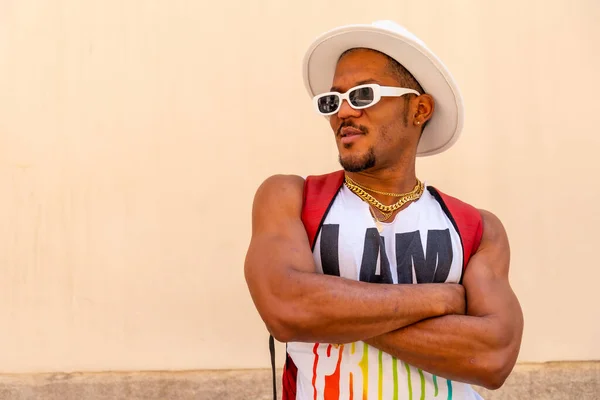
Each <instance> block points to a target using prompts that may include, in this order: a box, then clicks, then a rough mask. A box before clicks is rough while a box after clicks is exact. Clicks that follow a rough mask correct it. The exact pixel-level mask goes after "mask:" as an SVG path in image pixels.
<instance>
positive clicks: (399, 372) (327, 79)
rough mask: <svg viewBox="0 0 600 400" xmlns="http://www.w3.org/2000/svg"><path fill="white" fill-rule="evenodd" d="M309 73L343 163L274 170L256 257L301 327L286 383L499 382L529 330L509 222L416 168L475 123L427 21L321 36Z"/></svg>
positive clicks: (252, 270)
mask: <svg viewBox="0 0 600 400" xmlns="http://www.w3.org/2000/svg"><path fill="white" fill-rule="evenodd" d="M304 79H305V83H306V86H307V89H308V91H309V93H310V94H311V95H312V96H314V97H313V101H314V105H315V108H316V110H317V112H318V113H320V114H321V115H324V116H325V117H326V118H328V120H329V124H330V126H331V129H332V131H333V133H334V137H335V141H336V144H337V148H338V151H339V161H340V164H341V166H342V167H343V171H340V172H338V173H333V174H326V175H325V176H321V177H310V178H307V179H306V180H305V179H303V178H302V177H299V176H284V175H277V176H272V177H270V178H268V179H266V181H265V182H264V183H263V184H262V185H261V186H260V188H259V189H258V190H257V193H256V196H255V199H254V206H253V214H252V240H251V243H250V246H249V249H248V254H247V257H246V263H245V276H246V280H247V283H248V287H249V290H250V293H251V295H252V298H253V300H254V303H255V305H256V307H257V309H258V311H259V313H260V315H261V317H262V319H263V320H264V322H265V324H266V326H267V328H268V330H269V332H270V333H271V334H272V335H273V336H274V337H275V338H276V339H277V340H279V341H282V342H286V343H287V354H286V364H285V370H284V379H283V389H284V393H283V398H284V399H286V400H289V399H294V398H295V399H302V400H304V399H413V398H414V399H425V398H427V399H429V398H436V399H437V398H443V399H451V398H452V399H477V398H480V397H479V395H478V394H477V393H476V392H475V391H474V390H473V389H472V387H471V385H472V384H474V385H479V386H483V387H486V388H489V389H496V388H499V387H500V386H501V385H502V384H503V383H504V381H505V379H506V378H507V376H508V375H509V374H510V372H511V371H512V368H513V366H514V364H515V362H516V359H517V356H518V352H519V348H520V344H521V335H522V330H523V316H522V312H521V308H520V305H519V302H518V300H517V298H516V296H515V294H514V293H513V291H512V289H511V287H510V284H509V280H508V271H509V243H508V239H507V235H506V232H505V229H504V228H503V226H502V224H501V222H500V221H499V220H498V218H497V217H495V216H494V215H493V214H492V213H490V212H488V211H484V210H477V209H475V208H474V207H471V206H469V205H468V204H466V203H463V202H461V201H460V200H458V199H455V198H453V197H450V196H447V195H445V194H444V193H442V192H441V191H439V190H437V189H436V188H432V187H430V186H428V185H426V184H424V183H422V182H421V180H419V179H418V178H417V175H416V172H415V160H416V157H417V156H427V155H433V154H437V153H440V152H442V151H444V150H446V149H448V148H449V147H450V146H451V145H452V144H453V143H454V142H455V141H456V140H457V138H458V136H459V134H460V130H461V128H462V120H463V115H462V114H463V108H462V101H461V97H460V94H459V91H458V89H457V87H456V84H455V83H454V81H453V79H452V76H451V75H450V73H449V72H448V71H447V70H446V68H445V66H444V65H443V64H442V62H441V61H440V60H439V59H438V58H437V57H436V56H435V55H434V54H433V53H432V52H431V51H430V50H429V49H428V48H427V46H426V45H425V44H424V43H423V42H421V41H420V40H419V39H418V38H416V37H415V36H414V35H412V34H411V33H409V32H407V31H406V30H405V29H404V28H403V27H401V26H399V25H397V24H395V23H393V22H390V21H378V22H375V23H373V24H372V25H351V26H344V27H340V28H336V29H334V30H332V31H329V32H326V33H325V34H323V35H322V36H320V37H319V38H317V40H316V41H315V42H314V44H313V45H312V46H311V47H310V48H309V50H308V52H307V54H306V57H305V60H304ZM332 182H333V183H332ZM328 193H329V194H328ZM413 283H418V284H413Z"/></svg>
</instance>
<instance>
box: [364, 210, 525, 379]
mask: <svg viewBox="0 0 600 400" xmlns="http://www.w3.org/2000/svg"><path fill="white" fill-rule="evenodd" d="M481 213H482V216H483V237H482V241H481V244H480V246H479V249H478V251H477V252H476V253H475V254H474V255H473V257H472V258H471V260H470V261H469V264H468V266H467V269H466V271H465V275H464V279H463V285H464V287H465V291H466V295H467V315H446V316H442V317H439V318H432V319H429V320H426V321H422V322H419V323H416V324H414V325H411V326H408V327H405V328H403V329H399V330H396V331H394V332H390V333H387V334H384V335H381V336H378V337H375V338H371V339H369V340H366V342H367V343H369V344H371V345H373V346H375V347H377V348H379V349H380V350H383V351H385V352H387V353H389V354H392V355H393V356H395V357H397V358H399V359H401V360H403V361H405V362H407V363H409V364H411V365H413V366H415V367H417V368H421V369H423V370H425V371H428V372H430V373H432V374H436V375H439V376H442V377H445V378H447V379H452V380H457V381H461V382H467V383H471V384H476V385H479V386H483V387H486V388H488V389H497V388H499V387H500V386H501V385H502V384H503V383H504V381H505V379H506V378H507V377H508V375H509V374H510V372H511V371H512V368H513V367H514V364H515V362H516V360H517V355H518V353H519V348H520V345H521V336H522V331H523V314H522V311H521V307H520V305H519V302H518V300H517V298H516V296H515V294H514V293H513V291H512V289H511V287H510V284H509V280H508V271H509V258H510V254H509V244H508V239H507V237H506V232H505V230H504V228H503V226H502V224H501V223H500V221H499V220H498V219H497V218H496V217H495V216H493V215H492V214H490V213H488V212H485V211H482V212H481Z"/></svg>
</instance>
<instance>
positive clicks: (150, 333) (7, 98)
mask: <svg viewBox="0 0 600 400" xmlns="http://www.w3.org/2000/svg"><path fill="white" fill-rule="evenodd" d="M375 19H394V20H396V21H398V22H400V23H402V24H404V25H405V26H406V27H407V28H408V29H410V30H411V31H413V32H414V33H415V34H417V35H418V36H419V37H421V38H422V39H423V40H424V41H425V42H426V43H428V45H429V46H430V47H431V48H432V49H433V50H434V51H435V52H437V54H438V55H439V56H440V57H441V59H442V60H444V62H445V63H446V64H447V65H448V66H449V68H450V69H451V71H452V72H453V74H454V75H455V77H456V79H457V81H458V82H459V85H460V87H461V88H462V91H463V95H464V100H465V104H466V109H467V114H466V125H465V130H464V133H463V137H462V138H461V140H460V141H459V142H458V144H457V145H456V146H455V147H454V148H452V149H451V150H450V151H449V152H447V153H444V154H443V155H439V156H434V157H432V158H426V159H421V160H419V162H418V174H419V176H420V177H421V178H423V179H426V180H427V181H428V182H430V183H432V184H435V185H437V186H439V187H440V188H442V189H443V190H445V191H446V192H449V193H451V194H453V195H455V196H458V197H460V198H462V199H463V200H465V201H468V202H470V203H472V204H474V205H476V206H478V207H482V208H486V209H489V210H492V211H493V212H495V213H496V214H497V215H498V216H499V217H500V218H501V219H502V220H503V222H504V223H505V225H506V228H507V230H508V232H509V235H510V239H511V243H512V254H513V256H512V260H513V261H512V271H511V279H512V282H513V285H514V289H515V291H516V293H517V294H518V296H519V298H520V300H521V302H522V306H523V309H524V312H525V318H526V326H525V333H524V339H523V346H522V352H521V355H520V361H521V362H526V361H547V360H590V359H600V345H599V343H598V337H599V336H600V319H599V312H598V304H599V303H600V302H599V300H600V296H599V295H598V292H599V290H598V281H599V280H600V272H599V266H598V259H597V252H598V241H599V239H600V234H599V233H598V226H600V213H598V203H599V202H600V187H599V183H598V173H599V172H600V171H599V169H600V165H599V161H598V149H599V145H600V138H599V136H600V134H599V131H598V126H600V112H599V111H598V92H599V90H600V77H599V74H598V71H600V56H599V54H600V51H599V50H600V25H599V24H598V21H600V2H598V1H597V0H577V1H573V0H552V1H548V0H545V1H541V0H537V1H518V0H510V1H489V2H487V1H486V2H483V1H476V0H464V1H459V0H456V1H442V0H439V1H427V2H409V1H404V0H402V1H399V0H389V1H388V0H381V1H373V2H371V3H370V4H369V5H367V2H365V1H364V0H360V1H359V0H345V1H338V0H335V1H327V2H324V1H322V0H305V1H302V2H299V1H298V2H291V1H289V2H285V1H269V0H257V1H251V2H248V1H242V0H238V1H218V2H214V1H192V0H190V1H184V0H177V1H175V0H171V1H158V0H147V1H122V0H106V1H102V2H100V1H91V0H88V1H81V0H55V1H51V0H37V1H33V0H32V1H21V0H19V1H17V0H0V190H1V195H0V354H1V357H0V372H2V373H4V372H37V371H74V370H77V371H90V370H94V371H97V370H146V369H160V370H168V369H198V368H255V367H268V365H269V357H268V347H267V337H268V336H267V335H268V334H267V331H266V330H265V328H264V326H263V324H262V322H261V321H260V319H259V316H258V314H257V312H256V311H255V309H254V306H253V304H252V301H251V299H250V297H249V294H248V291H247V288H246V285H245V281H244V277H243V261H244V256H245V251H246V248H247V245H248V242H249V234H250V211H251V202H252V198H253V195H254V191H255V189H256V188H257V186H258V185H259V184H260V183H261V182H262V180H263V179H265V178H266V177H267V176H269V175H271V174H275V173H295V174H300V175H307V174H313V173H324V172H328V171H331V170H334V169H337V168H339V166H338V164H337V158H336V150H335V145H334V141H333V139H332V136H331V133H330V131H329V128H328V125H327V124H326V122H325V121H324V120H323V119H322V118H321V117H318V116H317V115H315V114H314V113H313V110H312V106H311V103H310V100H309V98H308V96H307V94H306V92H305V91H304V87H303V84H302V80H301V64H300V63H301V59H302V56H303V55H304V50H305V48H306V47H307V46H308V44H309V43H310V42H311V40H312V39H313V38H314V37H315V36H317V35H318V34H320V33H321V32H322V31H324V30H327V29H330V28H332V27H334V26H336V25H338V24H346V23H361V22H367V23H368V22H371V21H373V20H375ZM278 351H279V355H278V359H279V360H282V352H283V346H282V345H281V344H280V345H279V346H278Z"/></svg>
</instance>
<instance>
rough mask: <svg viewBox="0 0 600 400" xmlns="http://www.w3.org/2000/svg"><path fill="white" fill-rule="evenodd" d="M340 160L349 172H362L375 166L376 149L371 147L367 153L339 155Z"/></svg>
mask: <svg viewBox="0 0 600 400" xmlns="http://www.w3.org/2000/svg"><path fill="white" fill-rule="evenodd" d="M338 161H339V163H340V165H341V166H342V168H343V169H344V171H347V172H362V171H364V170H367V169H369V168H373V167H374V166H375V161H376V160H375V151H374V150H373V148H372V147H371V148H369V150H368V151H367V153H366V154H362V155H360V156H359V155H351V156H347V157H342V156H341V155H340V156H339V157H338Z"/></svg>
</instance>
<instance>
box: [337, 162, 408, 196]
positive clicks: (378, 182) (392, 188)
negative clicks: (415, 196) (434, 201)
mask: <svg viewBox="0 0 600 400" xmlns="http://www.w3.org/2000/svg"><path fill="white" fill-rule="evenodd" d="M346 175H348V176H349V177H350V179H352V180H353V181H355V182H356V183H358V184H360V185H362V186H366V187H368V188H371V189H375V190H378V191H382V192H390V193H407V192H410V191H411V190H413V189H414V187H415V185H416V184H417V177H416V174H415V167H414V165H412V166H409V167H405V168H402V169H400V168H386V169H380V170H374V171H363V172H346Z"/></svg>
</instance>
